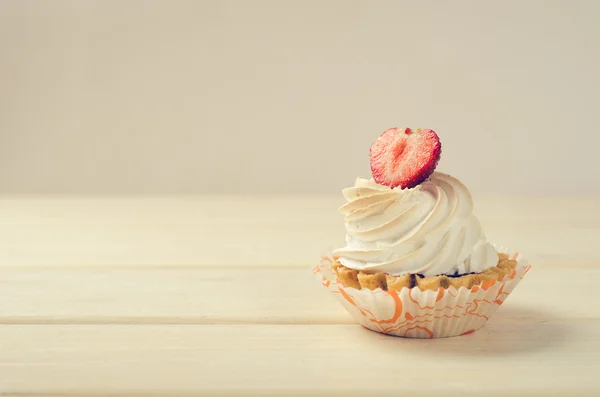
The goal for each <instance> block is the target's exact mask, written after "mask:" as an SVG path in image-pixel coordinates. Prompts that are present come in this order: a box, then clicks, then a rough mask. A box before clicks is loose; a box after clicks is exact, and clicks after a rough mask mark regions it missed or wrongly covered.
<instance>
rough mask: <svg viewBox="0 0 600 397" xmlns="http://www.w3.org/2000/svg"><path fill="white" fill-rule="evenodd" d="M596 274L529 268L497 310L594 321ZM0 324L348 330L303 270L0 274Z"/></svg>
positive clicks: (336, 307)
mask: <svg viewBox="0 0 600 397" xmlns="http://www.w3.org/2000/svg"><path fill="white" fill-rule="evenodd" d="M598 279H600V269H571V270H569V271H565V270H563V269H554V268H543V267H542V268H537V267H534V268H533V269H532V270H531V271H530V272H529V273H528V275H527V277H526V278H525V279H524V280H523V281H522V283H521V284H520V285H519V286H518V287H517V288H516V289H515V291H514V292H513V294H512V295H511V297H510V298H509V299H508V301H507V302H506V304H505V305H504V306H503V307H502V308H501V309H500V312H502V311H503V310H504V309H505V307H509V308H514V309H523V310H525V309H528V308H532V307H533V308H536V309H538V310H539V311H540V312H543V313H547V316H548V319H549V320H551V319H555V318H560V319H582V320H588V319H594V318H600V306H599V305H596V304H592V303H594V302H598V301H600V289H599V288H597V282H598V281H597V280H598ZM0 297H1V299H0V323H4V324H11V323H12V324H68V323H80V324H81V323H84V324H85V323H89V324H106V323H117V324H119V323H135V324H169V323H170V324H351V323H352V320H351V318H350V316H349V315H348V314H347V313H346V311H345V310H344V309H343V308H342V306H341V305H340V304H339V303H338V302H337V300H336V299H335V297H334V296H333V295H332V294H331V293H329V292H328V291H327V290H326V289H325V288H323V287H322V286H320V284H319V283H318V282H317V279H316V278H315V276H314V275H313V274H312V273H311V272H310V269H309V268H306V269H249V268H241V269H227V268H225V269H202V268H195V269H186V268H175V269H169V268H163V269H135V268H134V269H117V268H110V269H98V268H95V269H94V268H87V269H81V268H78V269H66V268H62V269H17V268H7V269H3V270H2V271H0Z"/></svg>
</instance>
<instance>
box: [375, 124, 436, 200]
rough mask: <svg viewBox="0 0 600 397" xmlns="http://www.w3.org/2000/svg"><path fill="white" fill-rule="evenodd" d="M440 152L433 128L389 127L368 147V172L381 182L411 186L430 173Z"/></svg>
mask: <svg viewBox="0 0 600 397" xmlns="http://www.w3.org/2000/svg"><path fill="white" fill-rule="evenodd" d="M441 153H442V145H441V143H440V140H439V138H438V136H437V134H436V133H435V131H433V130H429V129H423V130H422V129H416V130H411V129H410V128H406V129H404V130H402V129H399V128H390V129H389V130H387V131H385V132H384V133H383V134H382V135H381V136H380V137H379V138H377V140H376V141H375V142H374V143H373V146H371V172H372V173H373V178H374V179H375V182H377V183H379V184H381V185H385V186H389V187H391V188H395V187H398V186H400V188H402V189H407V188H412V187H415V186H417V185H419V184H420V183H422V182H424V181H425V180H426V179H427V178H428V177H429V175H431V173H432V172H433V171H434V170H435V167H436V166H437V163H438V161H439V160H440V155H441Z"/></svg>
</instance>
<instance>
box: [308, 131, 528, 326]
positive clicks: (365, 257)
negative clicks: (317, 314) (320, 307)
mask: <svg viewBox="0 0 600 397" xmlns="http://www.w3.org/2000/svg"><path fill="white" fill-rule="evenodd" d="M370 153H371V156H370V157H371V172H372V174H373V178H372V179H365V178H357V179H356V182H355V184H354V186H352V187H349V188H346V189H344V190H343V192H342V193H343V195H344V198H345V199H346V201H347V203H346V204H345V205H343V206H342V207H341V208H340V209H339V211H340V212H341V213H342V214H343V215H344V217H345V219H344V220H345V226H346V246H345V247H342V248H339V249H337V250H335V251H334V252H333V255H332V256H331V257H326V258H322V261H321V263H320V264H319V265H318V266H317V267H316V268H315V269H314V271H315V273H317V274H318V275H319V276H320V278H321V280H322V282H323V285H325V286H326V287H328V288H329V289H330V290H331V291H332V292H334V293H335V295H336V296H338V298H339V299H340V301H341V302H342V304H343V305H344V306H345V307H346V308H347V309H348V311H349V312H350V314H352V316H353V317H354V318H355V319H356V320H357V321H358V322H359V324H361V325H363V326H364V327H366V328H368V329H370V330H373V331H377V332H380V333H384V334H389V335H396V336H403V337H413V338H441V337H449V336H457V335H463V334H469V333H472V332H474V331H476V330H477V329H479V328H480V327H481V326H483V324H485V322H486V321H487V320H488V319H489V317H490V316H491V315H492V314H493V313H494V312H495V311H496V309H498V307H500V305H501V304H502V303H503V302H504V300H505V299H506V297H507V296H508V295H509V294H510V292H511V291H512V289H513V288H514V287H515V286H516V284H517V283H518V282H519V281H520V280H521V279H522V278H523V276H524V275H525V273H527V271H528V270H529V268H530V267H529V266H528V265H527V262H526V261H525V260H524V259H523V258H522V257H521V256H520V255H519V254H518V253H511V252H509V251H507V250H506V249H504V248H501V247H498V246H494V245H492V244H491V243H490V242H488V241H487V239H486V237H485V234H484V232H483V229H482V227H481V224H480V222H479V220H478V219H477V217H476V216H475V214H474V213H473V200H472V198H471V195H470V193H469V190H468V189H467V188H466V186H465V185H463V184H462V183H461V182H460V181H459V180H458V179H456V178H454V177H452V176H450V175H447V174H443V173H440V172H435V168H436V166H437V164H438V161H439V159H440V155H441V144H440V141H439V138H438V136H437V134H436V133H435V132H434V131H433V130H429V129H416V130H412V129H410V128H406V129H399V128H392V129H389V130H387V131H385V132H384V133H383V134H382V135H381V136H380V137H379V138H378V139H377V140H376V141H375V143H374V144H373V146H372V147H371V152H370Z"/></svg>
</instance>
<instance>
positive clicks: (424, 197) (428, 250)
mask: <svg viewBox="0 0 600 397" xmlns="http://www.w3.org/2000/svg"><path fill="white" fill-rule="evenodd" d="M342 193H343V195H344V197H345V198H346V200H347V203H346V204H345V205H343V206H342V207H341V208H340V209H339V211H340V212H341V213H342V214H344V215H345V223H346V247H345V248H341V249H338V250H335V251H334V255H336V256H338V257H339V261H340V262H341V263H342V264H343V265H344V266H346V267H349V268H351V269H357V270H363V271H365V272H369V273H375V272H384V273H389V274H392V275H397V276H399V275H402V274H406V273H418V274H423V275H425V276H433V275H437V274H456V273H459V274H462V273H469V272H481V271H483V270H484V269H486V268H488V267H490V266H495V265H496V264H497V262H498V255H497V253H496V250H495V249H494V247H493V246H492V245H491V244H489V243H488V242H487V241H486V238H485V235H484V233H483V230H482V228H481V225H480V223H479V220H478V219H477V218H476V217H475V215H474V214H473V200H472V198H471V194H470V193H469V191H468V189H467V188H466V187H465V186H464V185H463V184H462V183H461V182H460V181H458V180H457V179H456V178H453V177H451V176H450V175H446V174H443V173H440V172H434V173H433V174H432V175H431V177H430V179H429V180H427V181H426V182H423V183H422V184H420V185H418V186H416V187H414V188H412V189H400V188H396V189H391V188H389V187H387V186H383V185H379V184H377V183H376V182H375V181H374V180H372V179H364V178H357V180H356V183H355V185H354V186H353V187H350V188H346V189H344V190H343V191H342Z"/></svg>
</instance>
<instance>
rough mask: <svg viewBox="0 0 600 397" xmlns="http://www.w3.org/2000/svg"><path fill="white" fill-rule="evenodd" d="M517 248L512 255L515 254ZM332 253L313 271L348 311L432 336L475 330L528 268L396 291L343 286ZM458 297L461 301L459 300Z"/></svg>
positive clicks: (386, 327)
mask: <svg viewBox="0 0 600 397" xmlns="http://www.w3.org/2000/svg"><path fill="white" fill-rule="evenodd" d="M518 257H519V255H518V254H514V255H512V258H514V259H516V258H518ZM332 264H333V261H332V259H331V258H328V257H323V258H321V264H320V265H318V266H316V267H315V268H314V269H313V273H315V274H317V275H318V277H320V278H321V284H322V285H324V286H325V287H328V288H329V289H330V290H331V291H332V292H333V293H334V294H336V295H337V296H338V297H339V298H340V299H341V301H342V303H344V305H345V306H346V308H347V309H348V311H349V312H350V314H352V315H353V316H354V318H355V319H356V320H357V321H358V322H359V323H360V324H361V325H362V326H364V327H365V328H368V329H370V330H373V331H376V332H380V333H384V334H390V335H396V336H404V337H410V338H437V337H446V336H456V335H467V334H470V333H473V332H475V331H476V330H477V329H479V328H480V327H481V326H483V324H485V322H486V321H487V320H488V318H489V316H490V315H491V314H493V313H494V311H495V310H496V309H497V308H498V307H500V305H502V303H504V301H505V300H506V298H507V297H508V295H509V294H510V292H511V291H512V290H513V288H514V287H515V286H516V284H517V283H518V282H519V281H520V280H521V279H522V278H523V277H524V276H525V274H526V273H527V272H528V271H529V270H530V269H531V266H529V265H525V264H520V263H518V264H517V268H516V270H515V271H514V272H513V274H511V275H510V276H509V277H506V278H505V279H504V280H503V281H496V280H493V281H483V282H482V283H481V284H480V285H477V286H474V287H473V288H471V289H470V290H469V289H466V288H464V287H461V288H460V289H458V290H457V289H456V288H454V287H450V288H447V289H444V288H439V289H438V290H437V291H421V290H420V289H419V288H418V287H414V288H410V289H409V288H403V289H402V290H400V291H396V290H388V291H383V290H381V289H378V290H374V291H371V290H368V289H362V290H357V289H354V288H349V287H345V286H344V285H343V283H341V282H340V280H339V279H338V278H337V275H336V274H335V272H334V271H333V269H332ZM459 302H460V304H459Z"/></svg>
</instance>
